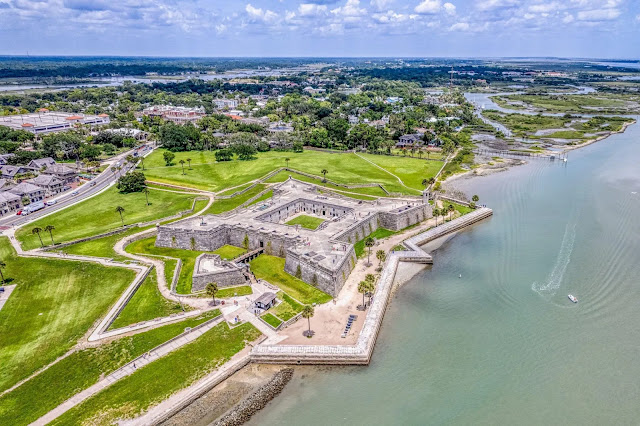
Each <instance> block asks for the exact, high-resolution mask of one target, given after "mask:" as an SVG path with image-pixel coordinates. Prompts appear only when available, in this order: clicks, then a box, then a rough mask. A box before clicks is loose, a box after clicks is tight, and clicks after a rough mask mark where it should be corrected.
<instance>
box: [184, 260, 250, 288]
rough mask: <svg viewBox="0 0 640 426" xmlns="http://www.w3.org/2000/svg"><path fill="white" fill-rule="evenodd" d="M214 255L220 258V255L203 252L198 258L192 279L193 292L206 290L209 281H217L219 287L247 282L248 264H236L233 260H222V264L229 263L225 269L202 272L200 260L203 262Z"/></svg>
mask: <svg viewBox="0 0 640 426" xmlns="http://www.w3.org/2000/svg"><path fill="white" fill-rule="evenodd" d="M214 256H215V257H217V258H218V259H220V257H219V256H218V255H211V254H208V253H202V254H201V255H200V256H198V257H197V258H196V263H195V267H194V270H193V277H192V281H191V282H192V286H191V292H192V293H196V292H198V291H202V290H205V288H206V287H207V284H209V283H216V284H217V285H218V287H219V288H225V287H233V286H238V285H243V284H246V283H247V278H246V277H245V275H244V270H245V269H246V266H236V265H235V264H234V263H232V262H227V261H222V260H220V263H221V264H222V263H225V264H227V265H228V266H227V267H225V268H224V269H223V270H219V271H211V272H209V271H204V272H200V262H202V260H203V259H204V258H207V257H214Z"/></svg>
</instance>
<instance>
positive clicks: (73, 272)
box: [0, 238, 135, 390]
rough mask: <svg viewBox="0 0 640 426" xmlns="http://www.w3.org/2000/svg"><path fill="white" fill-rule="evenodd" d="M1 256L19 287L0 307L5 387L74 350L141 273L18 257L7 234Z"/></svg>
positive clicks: (0, 379) (0, 383)
mask: <svg viewBox="0 0 640 426" xmlns="http://www.w3.org/2000/svg"><path fill="white" fill-rule="evenodd" d="M0 259H2V260H3V261H4V262H6V264H7V267H6V268H5V270H4V271H3V272H4V276H5V278H6V279H7V280H10V281H11V284H16V285H17V287H16V289H15V290H14V292H13V294H12V295H11V298H9V300H8V301H7V303H6V304H5V305H4V307H3V308H2V311H0V365H2V368H1V369H0V390H4V389H7V388H9V387H11V386H12V385H13V384H15V383H16V382H17V381H19V380H21V379H23V378H25V377H27V376H29V375H30V374H32V373H33V372H34V371H36V370H38V369H39V368H41V367H43V366H45V365H46V364H48V363H50V362H52V361H53V360H55V359H56V358H58V357H59V356H61V355H63V354H64V353H66V352H67V351H68V350H69V349H71V347H73V346H74V345H75V344H76V342H77V341H78V339H80V338H81V337H82V336H83V335H84V334H85V333H86V332H87V330H88V329H89V328H90V327H91V325H92V324H94V322H95V321H96V320H97V319H98V318H100V317H101V316H102V315H104V314H106V312H107V310H108V309H109V307H110V306H111V305H112V304H113V303H114V302H115V301H116V300H117V299H118V297H120V295H121V294H122V292H123V291H124V290H125V288H126V287H127V286H128V285H129V284H131V281H132V280H133V279H134V277H135V273H134V271H130V270H128V269H122V268H106V267H104V266H101V265H98V264H94V263H84V262H74V261H65V260H55V259H34V258H23V257H18V256H16V254H15V251H14V250H13V247H11V245H10V243H9V240H8V239H6V238H0Z"/></svg>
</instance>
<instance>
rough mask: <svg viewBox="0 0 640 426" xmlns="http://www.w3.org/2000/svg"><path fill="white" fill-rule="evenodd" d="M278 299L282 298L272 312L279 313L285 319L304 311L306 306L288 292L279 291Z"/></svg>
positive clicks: (279, 316)
mask: <svg viewBox="0 0 640 426" xmlns="http://www.w3.org/2000/svg"><path fill="white" fill-rule="evenodd" d="M278 299H280V300H281V303H279V304H278V305H277V306H276V307H275V308H272V309H271V313H273V314H274V315H277V316H278V318H280V319H281V320H283V321H289V320H290V319H291V318H293V317H295V316H296V315H297V314H298V313H299V312H302V308H303V307H304V306H303V305H301V304H300V303H298V302H296V301H295V300H293V298H291V296H289V295H288V294H287V293H283V292H281V291H280V292H278Z"/></svg>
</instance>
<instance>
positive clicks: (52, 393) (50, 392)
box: [0, 296, 220, 425]
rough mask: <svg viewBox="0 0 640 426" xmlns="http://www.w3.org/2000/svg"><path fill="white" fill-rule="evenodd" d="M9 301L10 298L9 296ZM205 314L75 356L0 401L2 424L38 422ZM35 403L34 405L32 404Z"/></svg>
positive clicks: (206, 315)
mask: <svg viewBox="0 0 640 426" xmlns="http://www.w3.org/2000/svg"><path fill="white" fill-rule="evenodd" d="M12 297H13V296H12ZM219 314H220V311H218V310H215V311H209V312H206V313H204V314H202V315H200V316H198V317H197V318H189V319H186V320H184V321H180V322H177V323H174V324H169V325H165V326H163V327H158V328H155V329H153V330H149V331H147V332H145V333H140V334H136V335H135V336H131V337H123V338H121V339H119V340H116V341H114V342H111V343H108V344H105V345H102V346H99V347H97V348H90V349H84V350H81V351H78V352H75V353H73V354H71V355H69V356H68V357H66V358H64V359H63V360H61V361H60V362H58V363H56V364H54V365H53V366H51V367H50V368H48V369H47V370H45V371H43V372H42V373H40V374H39V375H37V376H35V377H34V378H32V379H31V380H29V381H27V382H25V383H24V384H22V385H21V386H19V387H18V388H16V389H15V390H13V391H11V392H9V393H8V394H6V395H4V396H2V397H1V398H0V419H2V423H3V424H12V425H17V424H28V423H31V422H33V421H35V420H36V419H38V418H40V417H41V416H43V415H44V414H46V413H47V412H49V411H50V410H52V409H54V408H55V407H57V406H58V405H59V404H61V403H62V402H64V401H66V400H67V399H69V398H70V397H71V396H73V395H74V394H76V393H78V392H79V391H81V390H83V389H86V388H88V387H89V386H91V385H93V384H94V383H96V382H97V381H98V379H99V378H100V376H101V375H108V374H110V373H111V372H113V371H114V370H117V369H118V368H120V367H122V366H123V365H124V364H126V363H128V362H130V361H131V360H133V359H134V358H136V357H138V356H140V355H142V354H143V353H145V352H147V351H149V350H151V349H153V348H155V347H156V346H158V345H160V344H162V343H163V342H166V341H167V340H169V339H171V338H173V337H175V336H177V335H178V334H180V333H182V332H183V331H184V329H185V328H186V327H195V326H196V325H198V324H200V323H202V322H204V321H206V320H208V319H211V318H214V317H215V316H217V315H219ZM34 401H37V403H34Z"/></svg>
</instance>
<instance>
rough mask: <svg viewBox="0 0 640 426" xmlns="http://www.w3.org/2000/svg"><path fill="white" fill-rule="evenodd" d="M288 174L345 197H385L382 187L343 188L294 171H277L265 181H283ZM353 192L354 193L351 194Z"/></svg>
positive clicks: (287, 177)
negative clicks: (338, 192) (335, 191)
mask: <svg viewBox="0 0 640 426" xmlns="http://www.w3.org/2000/svg"><path fill="white" fill-rule="evenodd" d="M289 176H291V177H292V178H294V179H298V180H300V181H303V182H310V183H313V184H316V185H319V186H323V187H325V188H327V189H333V190H337V191H340V192H342V193H343V195H346V196H347V197H352V198H360V197H361V195H359V194H362V196H365V197H369V198H370V197H386V196H387V193H386V192H384V191H383V190H382V189H380V187H378V186H372V187H364V188H351V189H347V188H344V187H342V186H338V185H332V184H331V183H328V182H322V181H321V180H319V179H312V178H310V177H307V176H305V175H301V174H299V173H294V172H286V171H285V172H280V173H277V174H276V175H275V176H272V177H271V178H269V179H267V181H266V182H268V183H277V182H284V181H286V180H287V179H289ZM352 193H355V194H352Z"/></svg>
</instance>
